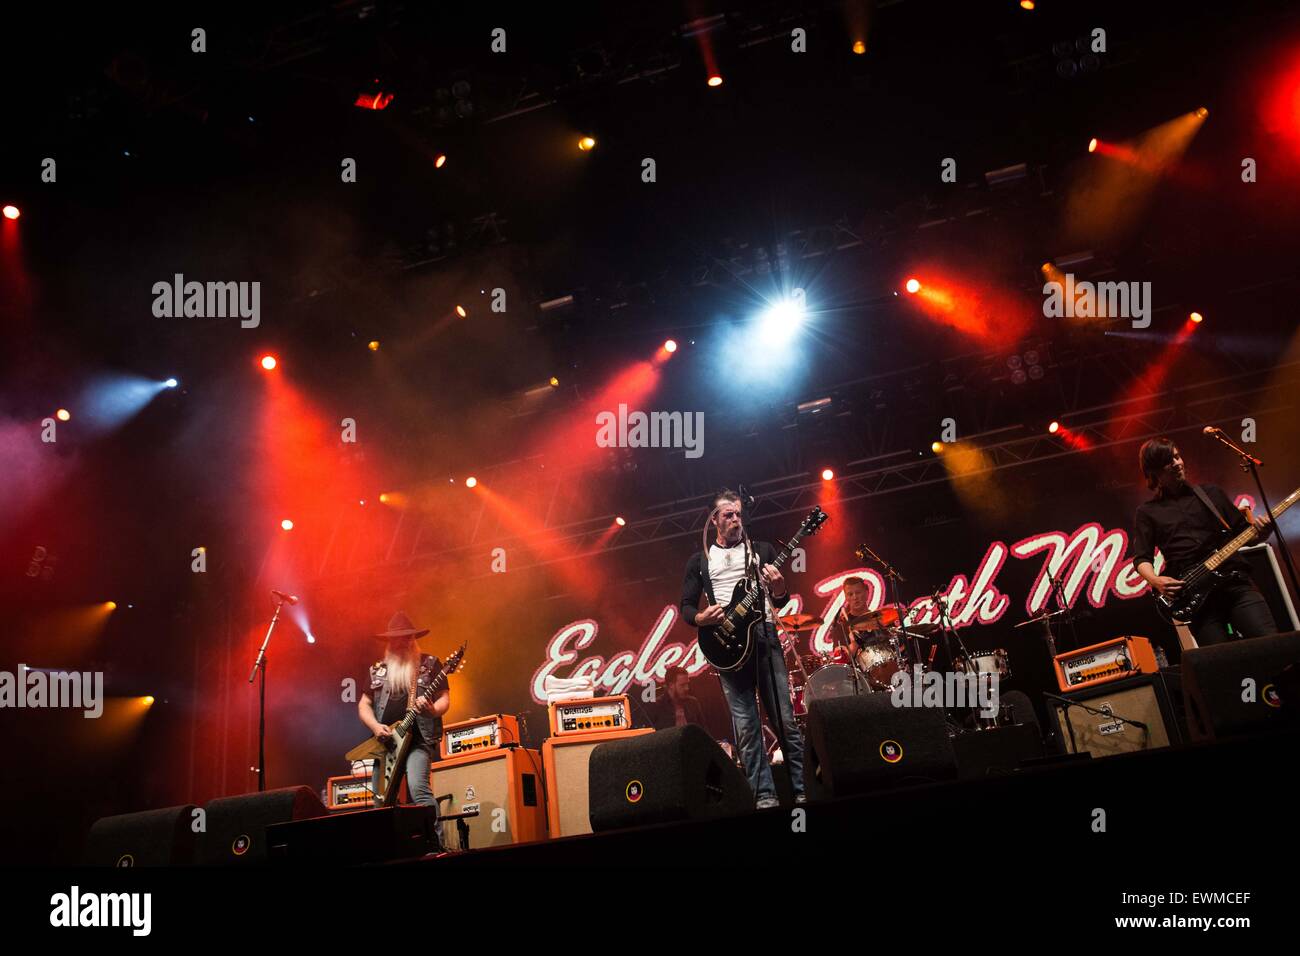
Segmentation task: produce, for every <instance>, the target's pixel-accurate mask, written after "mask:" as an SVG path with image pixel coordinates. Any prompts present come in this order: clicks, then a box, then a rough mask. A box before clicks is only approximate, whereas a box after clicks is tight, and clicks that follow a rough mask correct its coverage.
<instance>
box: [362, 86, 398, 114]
mask: <svg viewBox="0 0 1300 956" xmlns="http://www.w3.org/2000/svg"><path fill="white" fill-rule="evenodd" d="M391 102H393V94H392V93H385V92H383V91H382V90H380V91H379V92H377V93H360V94H358V95H357V98H356V99H355V100H353V101H352V105H353V106H358V107H360V108H361V109H363V110H382V109H387V108H388V104H389V103H391Z"/></svg>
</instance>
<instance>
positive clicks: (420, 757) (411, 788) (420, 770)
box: [372, 743, 436, 807]
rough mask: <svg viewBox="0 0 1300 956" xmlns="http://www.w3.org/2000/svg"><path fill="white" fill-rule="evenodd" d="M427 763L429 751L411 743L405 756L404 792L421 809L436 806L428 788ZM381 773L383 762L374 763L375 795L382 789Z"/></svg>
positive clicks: (431, 792)
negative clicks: (405, 791)
mask: <svg viewBox="0 0 1300 956" xmlns="http://www.w3.org/2000/svg"><path fill="white" fill-rule="evenodd" d="M429 763H430V757H429V751H427V750H425V749H424V747H423V746H421V745H420V744H418V743H413V744H412V746H411V749H410V750H409V751H408V752H407V754H406V790H407V793H408V794H409V795H410V798H411V802H412V803H414V804H416V805H417V806H421V807H432V806H435V805H436V802H435V801H434V799H433V790H432V789H431V788H430V787H429ZM382 772H383V761H376V762H375V770H374V775H373V777H372V781H373V782H372V786H373V788H374V791H375V793H376V794H378V793H379V792H380V790H381V789H382V788H381V781H380V779H379V778H380V774H381V773H382Z"/></svg>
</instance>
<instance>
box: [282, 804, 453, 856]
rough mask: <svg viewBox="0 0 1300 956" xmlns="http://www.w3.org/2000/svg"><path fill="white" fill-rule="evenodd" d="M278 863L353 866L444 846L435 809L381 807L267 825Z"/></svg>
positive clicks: (420, 852)
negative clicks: (440, 837)
mask: <svg viewBox="0 0 1300 956" xmlns="http://www.w3.org/2000/svg"><path fill="white" fill-rule="evenodd" d="M266 840H267V844H268V846H269V847H270V853H271V859H272V860H274V861H275V862H276V863H290V864H302V863H324V864H328V865H331V866H353V865H356V864H360V863H387V862H390V861H395V860H410V859H414V858H416V857H421V856H424V855H425V854H428V853H436V852H438V850H439V849H440V848H441V847H440V845H439V834H438V810H437V808H436V807H418V806H417V807H380V808H378V809H366V810H351V811H347V812H344V813H331V814H330V815H328V816H324V817H315V818H313V819H310V820H292V821H290V822H288V823H275V824H272V825H271V826H269V827H267V828H266Z"/></svg>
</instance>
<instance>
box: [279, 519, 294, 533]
mask: <svg viewBox="0 0 1300 956" xmlns="http://www.w3.org/2000/svg"><path fill="white" fill-rule="evenodd" d="M280 527H281V528H283V529H284V530H285V531H292V530H293V522H292V521H290V520H289V519H288V518H285V519H284V520H283V521H281V522H280Z"/></svg>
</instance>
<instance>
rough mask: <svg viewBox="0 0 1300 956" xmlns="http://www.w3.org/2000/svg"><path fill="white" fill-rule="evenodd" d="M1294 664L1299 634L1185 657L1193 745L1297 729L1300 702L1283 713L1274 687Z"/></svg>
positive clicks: (1205, 649)
mask: <svg viewBox="0 0 1300 956" xmlns="http://www.w3.org/2000/svg"><path fill="white" fill-rule="evenodd" d="M1297 662H1300V631H1291V632H1289V633H1286V634H1273V635H1271V636H1269V637H1253V638H1250V639H1247V640H1240V641H1229V642H1227V643H1226V644H1212V645H1211V646H1209V647H1197V648H1192V649H1191V650H1188V651H1185V652H1184V653H1183V690H1184V693H1185V696H1186V699H1187V726H1188V730H1189V731H1190V733H1191V736H1192V739H1193V740H1214V739H1216V738H1218V737H1226V736H1233V735H1236V734H1247V733H1255V732H1258V731H1267V730H1272V729H1274V728H1279V727H1283V726H1287V727H1292V726H1295V724H1296V721H1297V713H1296V711H1297V710H1298V709H1300V701H1296V702H1291V703H1290V704H1289V705H1288V706H1285V707H1284V706H1283V701H1282V697H1281V694H1280V693H1279V692H1278V685H1279V683H1280V682H1284V680H1285V678H1284V676H1283V671H1284V670H1285V669H1286V667H1287V666H1288V665H1290V664H1296V663H1297ZM1252 688H1253V693H1251V692H1250V691H1251V689H1252Z"/></svg>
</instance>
